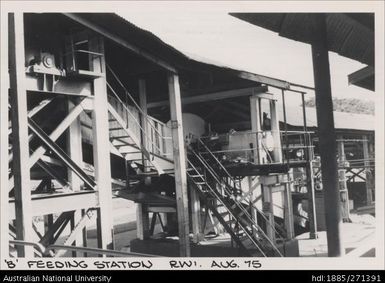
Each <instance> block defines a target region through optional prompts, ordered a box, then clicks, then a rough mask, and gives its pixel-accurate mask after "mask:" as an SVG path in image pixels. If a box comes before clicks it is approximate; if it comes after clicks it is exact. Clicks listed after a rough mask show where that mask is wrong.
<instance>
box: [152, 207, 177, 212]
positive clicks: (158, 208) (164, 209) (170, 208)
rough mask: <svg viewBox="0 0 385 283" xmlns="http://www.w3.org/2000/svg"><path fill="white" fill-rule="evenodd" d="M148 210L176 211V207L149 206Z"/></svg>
mask: <svg viewBox="0 0 385 283" xmlns="http://www.w3.org/2000/svg"><path fill="white" fill-rule="evenodd" d="M148 212H157V213H175V212H176V209H175V207H170V206H149V207H148Z"/></svg>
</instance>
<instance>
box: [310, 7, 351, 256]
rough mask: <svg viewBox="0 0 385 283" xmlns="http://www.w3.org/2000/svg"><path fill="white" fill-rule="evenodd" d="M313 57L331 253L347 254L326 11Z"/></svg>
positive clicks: (317, 18) (316, 30)
mask: <svg viewBox="0 0 385 283" xmlns="http://www.w3.org/2000/svg"><path fill="white" fill-rule="evenodd" d="M313 17H314V22H315V23H314V27H313V28H314V30H313V35H314V38H313V40H312V44H311V47H312V57H313V72H314V85H315V97H316V109H317V124H318V136H319V149H320V155H321V170H322V183H323V187H324V202H325V207H326V208H327V209H326V211H325V221H326V230H327V231H326V232H327V243H328V255H329V256H330V257H339V256H342V255H343V254H344V250H343V247H342V242H341V223H342V222H341V213H340V196H339V189H338V175H337V170H338V168H337V158H336V133H335V128H334V116H333V101H332V92H331V85H330V69H329V54H328V46H327V31H326V18H325V14H314V15H313Z"/></svg>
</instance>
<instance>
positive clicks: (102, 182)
mask: <svg viewBox="0 0 385 283" xmlns="http://www.w3.org/2000/svg"><path fill="white" fill-rule="evenodd" d="M89 49H90V51H94V52H100V53H102V54H104V42H103V39H102V38H101V37H94V38H92V39H91V40H90V41H89ZM90 66H91V68H92V71H94V72H104V71H105V70H106V65H105V60H104V56H103V57H93V56H90ZM93 85H94V110H93V112H92V136H93V156H94V168H95V181H96V183H97V190H98V197H99V207H100V213H98V216H99V217H98V224H99V225H100V227H99V228H100V229H101V233H100V238H99V239H98V240H99V241H98V244H99V246H100V247H101V248H103V249H113V246H114V243H113V226H112V215H113V214H112V187H111V161H110V141H109V131H108V129H109V124H108V110H107V105H108V100H107V86H106V78H105V77H104V76H101V77H98V78H95V79H94V81H93Z"/></svg>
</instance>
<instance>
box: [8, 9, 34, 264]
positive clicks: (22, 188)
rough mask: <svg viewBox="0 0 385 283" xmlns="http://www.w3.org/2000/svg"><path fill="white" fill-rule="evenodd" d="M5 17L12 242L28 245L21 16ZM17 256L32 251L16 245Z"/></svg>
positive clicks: (29, 222) (30, 237)
mask: <svg viewBox="0 0 385 283" xmlns="http://www.w3.org/2000/svg"><path fill="white" fill-rule="evenodd" d="M8 17H9V18H8V19H9V67H10V68H9V74H10V90H11V105H12V109H11V115H12V135H13V139H12V149H13V176H14V177H13V179H14V185H15V186H14V192H15V207H14V208H15V210H16V211H15V219H16V239H17V240H21V241H27V242H31V241H32V240H33V228H32V214H31V183H30V182H31V180H30V171H29V167H28V166H25V164H28V160H29V139H28V120H27V113H28V111H27V92H26V89H25V82H24V81H25V71H24V62H25V53H24V52H25V51H24V19H23V14H22V13H9V14H8ZM7 128H8V127H7ZM17 255H18V257H33V256H34V252H33V248H32V247H29V246H22V245H18V246H17Z"/></svg>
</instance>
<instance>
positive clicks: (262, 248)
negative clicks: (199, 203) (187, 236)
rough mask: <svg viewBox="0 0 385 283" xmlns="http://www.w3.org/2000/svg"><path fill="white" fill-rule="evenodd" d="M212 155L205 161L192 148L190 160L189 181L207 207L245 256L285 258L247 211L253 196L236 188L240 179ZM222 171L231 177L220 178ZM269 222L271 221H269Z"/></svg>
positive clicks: (201, 143) (199, 141) (200, 142)
mask: <svg viewBox="0 0 385 283" xmlns="http://www.w3.org/2000/svg"><path fill="white" fill-rule="evenodd" d="M198 143H199V144H200V145H202V146H204V147H205V151H206V152H209V153H211V151H210V150H209V149H208V148H207V146H206V145H205V144H204V143H203V142H202V141H201V140H200V139H198ZM210 155H211V156H210V158H207V157H206V158H203V157H202V155H201V154H200V153H198V152H197V151H196V150H194V149H192V148H190V149H189V158H188V164H189V167H190V170H188V172H187V175H188V180H189V182H190V183H191V184H192V185H193V186H194V187H195V189H197V190H198V192H199V194H200V196H201V198H202V199H203V200H204V202H205V204H206V205H207V207H208V208H209V209H210V210H211V211H212V212H213V214H214V215H215V216H216V218H217V219H218V221H219V222H220V223H221V224H222V225H223V227H224V228H225V230H226V231H227V232H228V233H229V234H230V236H231V237H232V239H233V240H234V242H235V243H237V245H238V246H239V248H240V249H241V251H242V252H243V253H244V254H246V255H253V256H283V255H282V253H281V252H280V250H279V249H278V248H277V246H276V245H275V243H274V242H273V241H272V240H271V239H270V238H269V237H268V236H267V235H266V233H265V232H264V231H263V229H262V228H261V227H260V226H259V225H258V224H257V222H256V219H254V218H253V217H252V216H251V213H250V211H249V210H248V209H247V206H248V202H249V201H250V199H249V198H250V195H249V194H247V193H243V192H242V190H240V189H239V187H237V186H236V184H237V182H236V180H234V179H233V178H232V176H230V174H228V172H227V171H226V169H225V167H223V165H222V164H221V163H220V161H219V160H218V159H217V158H216V157H215V156H214V154H212V153H211V154H210ZM219 170H220V171H221V173H227V177H226V178H221V177H220V175H223V174H219ZM225 179H228V180H229V182H225V181H224V180H225ZM237 195H238V196H237ZM213 200H214V202H213ZM215 202H216V203H217V204H215ZM254 209H256V210H257V211H258V212H259V213H260V215H262V217H264V219H265V220H267V219H266V217H265V216H264V214H263V212H262V211H260V210H258V209H257V208H256V207H255V206H254ZM266 223H269V222H268V221H266ZM273 230H274V231H275V232H276V233H277V234H278V235H280V234H281V233H280V232H278V231H277V230H276V228H275V227H273Z"/></svg>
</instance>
